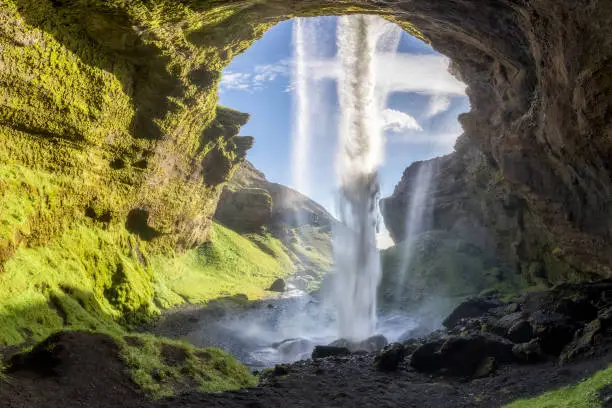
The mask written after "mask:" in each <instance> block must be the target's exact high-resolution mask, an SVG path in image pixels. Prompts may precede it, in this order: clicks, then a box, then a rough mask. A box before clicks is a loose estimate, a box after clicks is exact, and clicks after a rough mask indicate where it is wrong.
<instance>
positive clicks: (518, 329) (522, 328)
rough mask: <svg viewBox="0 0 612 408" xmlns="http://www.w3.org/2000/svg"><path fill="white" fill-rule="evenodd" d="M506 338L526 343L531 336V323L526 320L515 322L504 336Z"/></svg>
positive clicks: (514, 341)
mask: <svg viewBox="0 0 612 408" xmlns="http://www.w3.org/2000/svg"><path fill="white" fill-rule="evenodd" d="M505 337H506V338H507V339H508V340H510V341H511V342H513V343H526V342H528V341H529V340H531V339H532V338H533V328H532V327H531V323H529V322H528V321H527V320H520V321H518V322H516V323H515V324H514V325H513V326H512V327H510V329H508V332H507V333H506V336H505Z"/></svg>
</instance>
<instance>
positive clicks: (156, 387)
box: [118, 334, 257, 398]
mask: <svg viewBox="0 0 612 408" xmlns="http://www.w3.org/2000/svg"><path fill="white" fill-rule="evenodd" d="M118 342H119V344H120V346H121V358H122V360H123V361H124V362H125V364H126V365H127V367H128V368H129V369H130V372H131V375H132V379H133V380H134V382H135V383H136V384H138V385H139V386H140V388H141V389H142V390H143V391H144V392H145V393H146V394H147V395H149V396H150V397H153V398H160V397H165V396H171V395H174V394H177V393H180V392H181V391H186V390H194V389H195V390H198V391H202V392H219V391H226V390H233V389H239V388H245V387H252V386H255V385H256V384H257V380H256V378H255V377H254V376H253V375H251V373H250V371H249V370H248V368H246V367H245V366H243V365H242V364H239V363H238V362H237V361H236V360H235V359H234V358H233V357H231V356H230V355H229V354H227V353H225V352H224V351H222V350H219V349H217V348H206V349H200V348H197V347H194V346H192V345H190V344H187V343H184V342H181V341H175V340H169V339H165V338H160V337H155V336H151V335H145V334H131V335H126V336H124V337H123V338H119V340H118Z"/></svg>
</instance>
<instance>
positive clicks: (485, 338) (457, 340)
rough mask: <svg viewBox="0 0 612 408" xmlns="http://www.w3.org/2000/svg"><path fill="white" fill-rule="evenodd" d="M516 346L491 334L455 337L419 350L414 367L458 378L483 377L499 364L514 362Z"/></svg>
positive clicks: (413, 361)
mask: <svg viewBox="0 0 612 408" xmlns="http://www.w3.org/2000/svg"><path fill="white" fill-rule="evenodd" d="M512 346H513V345H512V343H511V342H509V341H507V340H506V339H503V338H501V337H497V336H493V335H488V334H481V335H470V336H452V337H449V338H448V339H446V340H445V341H438V342H431V343H426V344H424V345H423V346H421V347H419V348H418V349H417V350H415V352H414V353H413V354H412V359H411V365H412V367H414V368H415V369H416V370H418V371H423V372H428V373H438V374H444V375H449V376H456V377H472V376H474V375H476V374H479V375H483V373H484V372H485V371H487V370H488V372H491V371H492V370H493V369H494V367H495V364H497V363H509V362H511V361H512V360H513V355H512ZM490 359H493V360H495V363H493V362H492V361H491V360H490ZM485 366H489V369H487V367H485Z"/></svg>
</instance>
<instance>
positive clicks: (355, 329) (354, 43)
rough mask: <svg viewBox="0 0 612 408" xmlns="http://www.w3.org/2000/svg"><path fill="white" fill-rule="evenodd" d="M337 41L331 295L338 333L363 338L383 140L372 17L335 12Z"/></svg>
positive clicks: (368, 316)
mask: <svg viewBox="0 0 612 408" xmlns="http://www.w3.org/2000/svg"><path fill="white" fill-rule="evenodd" d="M337 43H338V59H339V63H340V65H341V70H340V78H339V79H338V96H339V104H340V128H339V133H340V143H339V150H338V156H337V163H338V175H339V182H340V197H339V203H338V204H339V205H338V207H339V208H338V212H339V216H340V220H341V222H342V224H341V226H340V227H339V228H337V230H336V231H335V237H334V258H335V259H334V260H335V268H336V276H335V285H334V298H335V299H334V300H335V304H336V307H337V313H338V328H339V336H340V337H342V338H346V339H349V340H363V339H365V338H367V337H368V336H370V335H372V334H373V333H374V331H375V328H376V297H377V289H378V283H379V280H380V256H379V253H378V250H377V248H376V231H377V221H378V213H377V203H378V194H379V184H378V167H379V166H380V164H381V160H382V150H383V140H382V131H381V127H380V122H379V115H380V107H379V103H378V101H377V94H376V71H375V53H376V43H377V36H376V30H375V24H374V20H373V17H370V16H355V17H352V18H351V17H341V18H340V20H339V25H338V39H337Z"/></svg>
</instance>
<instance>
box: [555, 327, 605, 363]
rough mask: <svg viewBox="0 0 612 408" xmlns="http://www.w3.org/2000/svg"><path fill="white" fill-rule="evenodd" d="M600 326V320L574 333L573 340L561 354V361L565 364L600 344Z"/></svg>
mask: <svg viewBox="0 0 612 408" xmlns="http://www.w3.org/2000/svg"><path fill="white" fill-rule="evenodd" d="M601 337H602V326H601V321H600V320H593V321H592V322H591V323H589V324H587V325H586V326H584V327H583V328H582V329H580V330H578V331H576V334H575V336H574V339H573V340H572V342H571V343H570V344H568V345H567V346H566V347H565V349H564V350H563V353H562V354H561V356H560V357H561V361H562V362H567V361H570V360H572V359H574V358H575V357H576V356H578V355H580V354H584V353H587V352H588V351H589V350H591V348H592V347H593V346H594V345H595V344H598V343H599V342H601Z"/></svg>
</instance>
